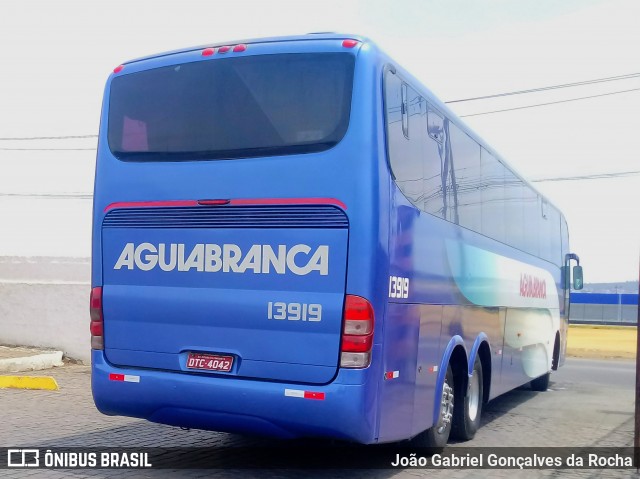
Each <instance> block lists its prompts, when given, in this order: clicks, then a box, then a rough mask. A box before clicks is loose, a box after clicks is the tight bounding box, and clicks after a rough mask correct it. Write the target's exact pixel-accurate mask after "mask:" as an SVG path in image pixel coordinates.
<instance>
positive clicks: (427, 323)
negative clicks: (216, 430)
mask: <svg viewBox="0 0 640 479" xmlns="http://www.w3.org/2000/svg"><path fill="white" fill-rule="evenodd" d="M418 307H419V308H420V317H419V318H418V319H419V321H420V335H419V337H418V355H417V361H418V363H417V368H416V369H415V371H416V382H415V384H416V386H415V393H414V402H413V420H412V429H411V435H412V436H415V435H416V434H419V433H420V432H422V431H424V430H425V429H428V428H430V427H431V426H432V425H433V424H432V422H433V414H431V413H432V411H433V408H434V401H435V388H436V382H437V380H438V369H437V365H439V364H440V358H441V357H442V350H443V349H444V347H445V346H446V343H445V344H442V342H441V341H440V338H441V335H442V317H443V310H444V308H443V307H442V306H440V305H437V304H434V305H431V304H423V305H420V306H418Z"/></svg>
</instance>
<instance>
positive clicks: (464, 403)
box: [451, 356, 484, 441]
mask: <svg viewBox="0 0 640 479" xmlns="http://www.w3.org/2000/svg"><path fill="white" fill-rule="evenodd" d="M483 384H484V383H483V377H482V362H481V361H480V357H479V356H476V360H475V362H474V363H473V374H472V375H471V376H470V377H469V383H468V385H467V390H466V391H460V390H458V391H456V402H455V406H454V408H453V411H454V415H453V424H452V426H453V427H452V430H451V434H452V436H453V437H455V438H456V439H461V440H463V441H468V440H469V439H473V436H475V435H476V431H477V430H478V428H479V427H480V416H481V415H482V401H483V398H484V396H483ZM460 386H461V387H460V388H459V389H462V385H460Z"/></svg>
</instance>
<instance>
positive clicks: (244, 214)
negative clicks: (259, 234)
mask: <svg viewBox="0 0 640 479" xmlns="http://www.w3.org/2000/svg"><path fill="white" fill-rule="evenodd" d="M102 226H103V228H347V227H348V226H349V221H348V219H347V216H346V215H345V214H344V212H343V211H342V210H341V209H339V208H337V207H335V206H330V205H308V206H298V205H296V206H288V205H287V206H280V205H278V206H276V205H264V206H188V207H152V208H121V209H114V210H111V211H109V212H108V213H107V214H106V215H105V217H104V220H103V222H102Z"/></svg>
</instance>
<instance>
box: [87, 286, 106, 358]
mask: <svg viewBox="0 0 640 479" xmlns="http://www.w3.org/2000/svg"><path fill="white" fill-rule="evenodd" d="M89 315H90V316H91V324H90V326H89V330H90V331H91V347H92V348H93V349H104V340H103V336H104V321H103V318H102V287H97V288H92V289H91V296H90V297H89Z"/></svg>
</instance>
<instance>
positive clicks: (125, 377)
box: [109, 373, 140, 383]
mask: <svg viewBox="0 0 640 479" xmlns="http://www.w3.org/2000/svg"><path fill="white" fill-rule="evenodd" d="M109 380H110V381H124V382H127V383H139V382H140V376H133V375H131V374H115V373H111V374H109Z"/></svg>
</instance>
